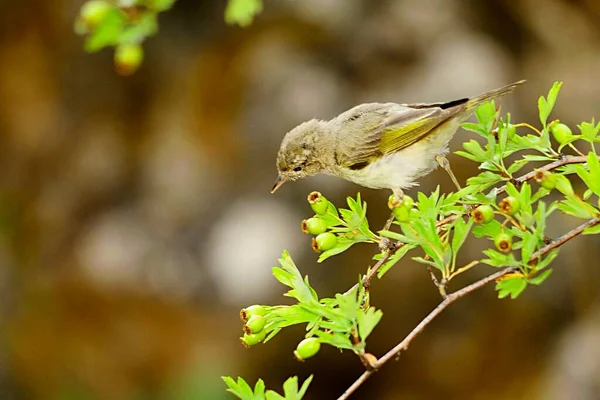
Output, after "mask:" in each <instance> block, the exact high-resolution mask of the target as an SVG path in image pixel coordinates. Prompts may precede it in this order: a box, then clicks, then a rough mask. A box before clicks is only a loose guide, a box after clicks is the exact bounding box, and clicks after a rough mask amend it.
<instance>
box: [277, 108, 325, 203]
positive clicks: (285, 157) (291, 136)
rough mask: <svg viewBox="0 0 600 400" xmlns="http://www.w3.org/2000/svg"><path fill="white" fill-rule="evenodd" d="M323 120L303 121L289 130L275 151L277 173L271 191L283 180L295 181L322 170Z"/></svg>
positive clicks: (282, 182) (281, 183)
mask: <svg viewBox="0 0 600 400" xmlns="http://www.w3.org/2000/svg"><path fill="white" fill-rule="evenodd" d="M326 134H327V132H326V131H325V122H324V121H319V120H316V119H313V120H310V121H308V122H304V123H303V124H300V125H298V126H297V127H295V128H294V129H292V130H291V131H289V132H288V133H287V134H286V135H285V137H284V138H283V141H282V142H281V146H280V147H279V152H278V153H277V172H278V173H279V175H278V177H277V180H276V181H275V185H273V189H272V190H271V193H274V192H275V191H276V190H277V189H279V187H281V185H283V184H284V183H285V182H289V181H295V180H297V179H301V178H305V177H307V176H311V175H315V174H318V173H319V172H321V171H323V163H322V160H321V159H320V154H322V153H323V152H322V150H323V149H321V148H320V147H319V146H320V145H321V144H322V140H321V138H322V137H323V135H326Z"/></svg>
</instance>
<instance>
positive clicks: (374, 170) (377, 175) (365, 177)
mask: <svg viewBox="0 0 600 400" xmlns="http://www.w3.org/2000/svg"><path fill="white" fill-rule="evenodd" d="M453 125H455V126H452V127H451V128H450V129H447V128H449V127H448V126H446V127H445V128H446V129H444V132H438V134H437V135H436V134H435V133H434V134H432V135H431V136H430V137H428V138H426V139H424V140H421V141H419V142H417V143H414V144H412V145H411V146H409V147H408V148H405V149H403V150H400V151H398V152H396V153H393V154H389V155H386V156H383V157H382V158H381V159H380V160H377V161H375V162H373V163H371V164H369V165H368V166H367V167H365V168H363V169H361V170H357V171H352V170H344V171H337V175H338V176H341V177H342V178H344V179H347V180H349V181H351V182H354V183H357V184H359V185H361V186H365V187H369V188H373V189H392V190H393V189H408V188H411V187H414V186H417V185H418V184H419V183H418V182H416V180H417V179H419V178H421V177H423V176H425V175H427V174H429V173H430V172H431V171H433V170H434V169H435V168H436V167H437V166H438V164H437V161H436V156H437V155H442V156H443V155H445V154H446V153H448V142H449V141H450V139H451V138H452V136H453V135H454V132H456V129H457V128H458V123H455V124H453ZM452 128H453V129H452Z"/></svg>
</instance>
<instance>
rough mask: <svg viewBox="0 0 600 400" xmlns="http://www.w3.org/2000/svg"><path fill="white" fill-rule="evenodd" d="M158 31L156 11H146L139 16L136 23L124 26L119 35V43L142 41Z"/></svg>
mask: <svg viewBox="0 0 600 400" xmlns="http://www.w3.org/2000/svg"><path fill="white" fill-rule="evenodd" d="M156 32H158V23H157V21H156V13H154V12H145V13H143V14H141V15H140V16H139V18H138V19H137V20H136V22H135V23H133V24H129V25H127V26H126V27H124V28H123V31H122V33H121V34H120V36H119V43H134V44H137V43H141V42H142V41H143V40H144V39H145V38H146V37H148V36H152V35H154V34H156Z"/></svg>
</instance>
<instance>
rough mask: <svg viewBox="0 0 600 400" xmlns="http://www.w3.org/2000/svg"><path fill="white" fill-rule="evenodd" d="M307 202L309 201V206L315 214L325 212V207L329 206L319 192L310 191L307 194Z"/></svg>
mask: <svg viewBox="0 0 600 400" xmlns="http://www.w3.org/2000/svg"><path fill="white" fill-rule="evenodd" d="M307 200H308V202H309V203H310V207H311V208H312V209H313V211H314V212H315V213H316V214H317V215H322V214H325V213H326V212H327V208H328V207H329V202H328V201H327V199H326V198H325V196H323V195H322V194H321V193H319V192H311V193H310V194H309V195H308V199H307Z"/></svg>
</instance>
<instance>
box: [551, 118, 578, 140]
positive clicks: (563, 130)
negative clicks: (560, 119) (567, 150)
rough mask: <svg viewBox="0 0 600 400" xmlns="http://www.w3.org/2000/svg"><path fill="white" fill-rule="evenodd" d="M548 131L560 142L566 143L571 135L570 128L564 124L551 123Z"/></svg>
mask: <svg viewBox="0 0 600 400" xmlns="http://www.w3.org/2000/svg"><path fill="white" fill-rule="evenodd" d="M550 133H552V136H554V139H556V141H557V142H558V143H560V144H564V143H567V142H568V141H569V139H571V137H572V136H573V132H572V131H571V128H569V127H568V126H567V125H565V124H560V123H559V124H553V125H552V126H550Z"/></svg>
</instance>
